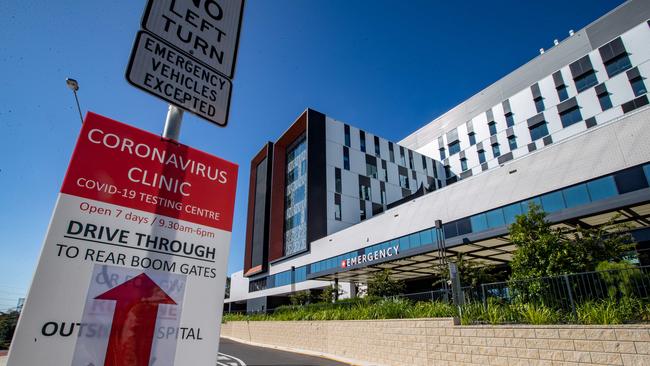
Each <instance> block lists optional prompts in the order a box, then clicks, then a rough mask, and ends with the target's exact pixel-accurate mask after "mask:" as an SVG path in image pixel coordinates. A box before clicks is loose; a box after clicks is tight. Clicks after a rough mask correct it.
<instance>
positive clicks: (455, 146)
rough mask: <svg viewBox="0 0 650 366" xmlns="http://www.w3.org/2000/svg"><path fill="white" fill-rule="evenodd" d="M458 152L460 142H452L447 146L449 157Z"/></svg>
mask: <svg viewBox="0 0 650 366" xmlns="http://www.w3.org/2000/svg"><path fill="white" fill-rule="evenodd" d="M459 152H460V142H459V141H454V142H452V143H451V144H449V156H452V155H454V154H457V153H459Z"/></svg>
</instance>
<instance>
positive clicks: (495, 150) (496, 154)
mask: <svg viewBox="0 0 650 366" xmlns="http://www.w3.org/2000/svg"><path fill="white" fill-rule="evenodd" d="M492 154H493V155H494V157H495V158H497V157H499V156H501V149H500V148H499V144H494V145H492Z"/></svg>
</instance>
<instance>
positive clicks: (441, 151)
mask: <svg viewBox="0 0 650 366" xmlns="http://www.w3.org/2000/svg"><path fill="white" fill-rule="evenodd" d="M446 157H447V155H446V154H445V148H444V147H441V148H440V160H445V158H446Z"/></svg>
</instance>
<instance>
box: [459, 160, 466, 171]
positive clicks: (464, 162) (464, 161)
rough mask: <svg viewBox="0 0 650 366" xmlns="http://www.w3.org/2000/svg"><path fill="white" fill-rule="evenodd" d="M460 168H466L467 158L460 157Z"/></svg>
mask: <svg viewBox="0 0 650 366" xmlns="http://www.w3.org/2000/svg"><path fill="white" fill-rule="evenodd" d="M460 170H462V171H466V170H467V159H460Z"/></svg>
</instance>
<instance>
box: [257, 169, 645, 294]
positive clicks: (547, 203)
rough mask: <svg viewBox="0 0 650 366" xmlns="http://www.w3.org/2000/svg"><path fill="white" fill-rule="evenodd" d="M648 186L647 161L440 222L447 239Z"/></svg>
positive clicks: (429, 242) (301, 275) (416, 241)
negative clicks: (533, 209) (534, 210)
mask: <svg viewBox="0 0 650 366" xmlns="http://www.w3.org/2000/svg"><path fill="white" fill-rule="evenodd" d="M648 187H650V164H646V165H643V166H636V167H633V168H629V169H625V170H622V171H619V172H617V173H614V174H611V175H607V176H604V177H601V178H597V179H594V180H591V181H588V182H585V183H580V184H576V185H573V186H570V187H566V188H563V189H560V190H557V191H553V192H549V193H546V194H543V195H540V196H536V197H533V198H530V199H527V200H523V201H519V202H515V203H513V204H510V205H507V206H504V207H500V208H497V209H494V210H490V211H487V212H483V213H480V214H476V215H473V216H470V217H466V218H463V219H460V220H456V221H453V222H449V223H446V224H444V225H443V231H444V237H445V238H446V239H450V238H454V237H458V236H461V235H467V234H471V233H479V232H482V231H485V230H489V229H495V228H502V227H504V226H506V225H510V224H512V223H513V222H514V221H515V219H516V216H517V215H521V214H524V213H526V212H527V210H528V205H529V203H530V202H534V203H536V204H538V205H540V206H541V207H542V208H543V209H544V211H546V212H548V213H553V212H557V211H560V210H563V209H566V208H574V207H579V206H582V205H585V204H589V203H593V202H598V201H601V200H603V199H607V198H610V197H614V196H616V195H620V194H625V193H629V192H634V191H638V190H640V189H644V188H648ZM438 235H443V234H442V233H441V232H440V231H439V230H438V229H436V228H435V227H434V228H429V229H426V230H422V231H418V232H415V233H412V234H409V235H405V236H403V237H400V238H396V239H393V240H389V241H385V242H382V243H379V244H375V245H372V246H369V247H366V248H361V249H359V250H355V251H351V252H348V253H344V254H341V255H338V256H335V257H331V258H327V259H324V260H321V261H318V262H314V263H312V264H308V265H306V266H302V267H297V268H296V269H295V282H300V281H305V280H306V279H307V276H308V275H309V274H312V273H318V272H323V271H330V270H332V269H335V268H340V267H341V262H342V261H343V260H345V259H348V258H351V257H356V256H360V255H363V254H368V253H371V252H374V251H377V250H382V249H387V248H389V247H394V246H399V252H403V251H405V250H408V249H413V248H418V247H423V246H431V250H435V249H436V248H437V241H438V240H437V238H438ZM288 284H291V271H284V272H280V273H277V274H275V275H270V276H267V277H264V278H261V279H258V280H254V281H251V282H250V285H249V291H251V292H253V291H259V290H263V289H266V288H272V287H278V286H284V285H288Z"/></svg>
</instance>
